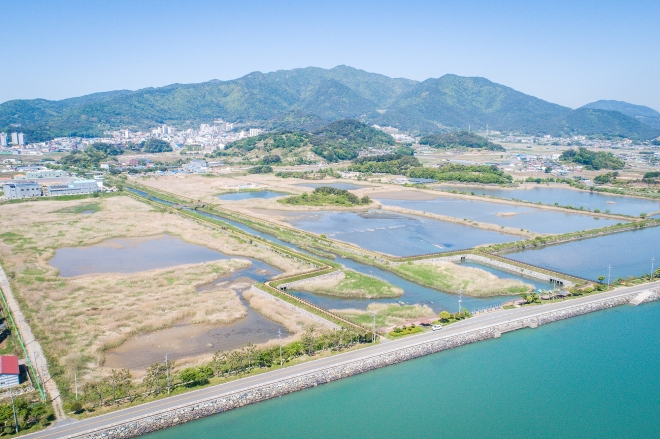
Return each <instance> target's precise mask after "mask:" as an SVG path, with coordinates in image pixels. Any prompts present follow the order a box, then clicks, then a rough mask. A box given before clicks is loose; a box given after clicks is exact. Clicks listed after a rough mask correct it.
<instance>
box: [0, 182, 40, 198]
mask: <svg viewBox="0 0 660 439" xmlns="http://www.w3.org/2000/svg"><path fill="white" fill-rule="evenodd" d="M2 189H3V191H4V193H5V198H7V199H9V200H18V199H23V198H34V197H40V196H41V187H40V186H39V185H38V184H37V183H35V182H33V181H26V182H25V183H16V182H10V183H5V184H4V185H3V187H2Z"/></svg>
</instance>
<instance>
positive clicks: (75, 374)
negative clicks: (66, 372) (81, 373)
mask: <svg viewBox="0 0 660 439" xmlns="http://www.w3.org/2000/svg"><path fill="white" fill-rule="evenodd" d="M73 379H74V380H75V382H76V401H78V371H75V372H73Z"/></svg>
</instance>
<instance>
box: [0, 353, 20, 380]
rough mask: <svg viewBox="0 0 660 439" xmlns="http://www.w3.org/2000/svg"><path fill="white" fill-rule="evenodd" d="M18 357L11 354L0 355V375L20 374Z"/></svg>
mask: <svg viewBox="0 0 660 439" xmlns="http://www.w3.org/2000/svg"><path fill="white" fill-rule="evenodd" d="M20 374H21V371H20V370H19V368H18V357H15V356H13V355H0V375H20Z"/></svg>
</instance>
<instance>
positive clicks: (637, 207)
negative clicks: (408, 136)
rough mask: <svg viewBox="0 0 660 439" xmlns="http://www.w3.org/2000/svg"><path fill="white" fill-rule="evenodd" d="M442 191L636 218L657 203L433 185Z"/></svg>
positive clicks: (659, 203)
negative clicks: (580, 208)
mask: <svg viewBox="0 0 660 439" xmlns="http://www.w3.org/2000/svg"><path fill="white" fill-rule="evenodd" d="M434 187H436V188H438V189H442V190H449V191H452V190H457V191H466V192H468V193H469V192H474V193H475V194H476V195H491V196H494V197H499V198H508V199H514V198H515V199H517V200H523V201H530V202H532V203H538V202H541V203H543V204H555V203H557V204H559V205H560V206H572V207H576V208H579V207H584V209H585V210H587V209H591V210H594V209H600V211H601V212H605V211H606V210H609V211H610V212H612V213H619V214H623V215H632V216H639V214H640V213H651V212H656V211H659V210H660V200H646V199H643V198H635V197H626V196H622V195H613V194H603V193H599V192H589V191H582V190H576V189H570V188H562V187H553V186H550V187H548V186H538V187H536V186H532V187H529V188H519V189H506V188H499V187H484V186H463V185H437V186H434Z"/></svg>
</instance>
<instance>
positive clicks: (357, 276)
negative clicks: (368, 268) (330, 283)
mask: <svg viewBox="0 0 660 439" xmlns="http://www.w3.org/2000/svg"><path fill="white" fill-rule="evenodd" d="M344 274H345V276H346V277H345V278H344V279H343V280H342V281H341V282H340V283H339V285H337V286H336V290H337V291H338V292H339V293H342V294H341V295H342V296H350V297H365V298H367V299H372V298H382V297H400V296H402V295H403V290H401V289H400V288H397V287H395V286H394V285H392V284H390V283H389V282H385V281H383V280H380V279H377V278H375V277H371V276H367V275H365V274H362V273H358V272H356V271H353V270H345V271H344ZM355 292H359V293H360V294H359V296H357V295H356V294H355Z"/></svg>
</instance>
